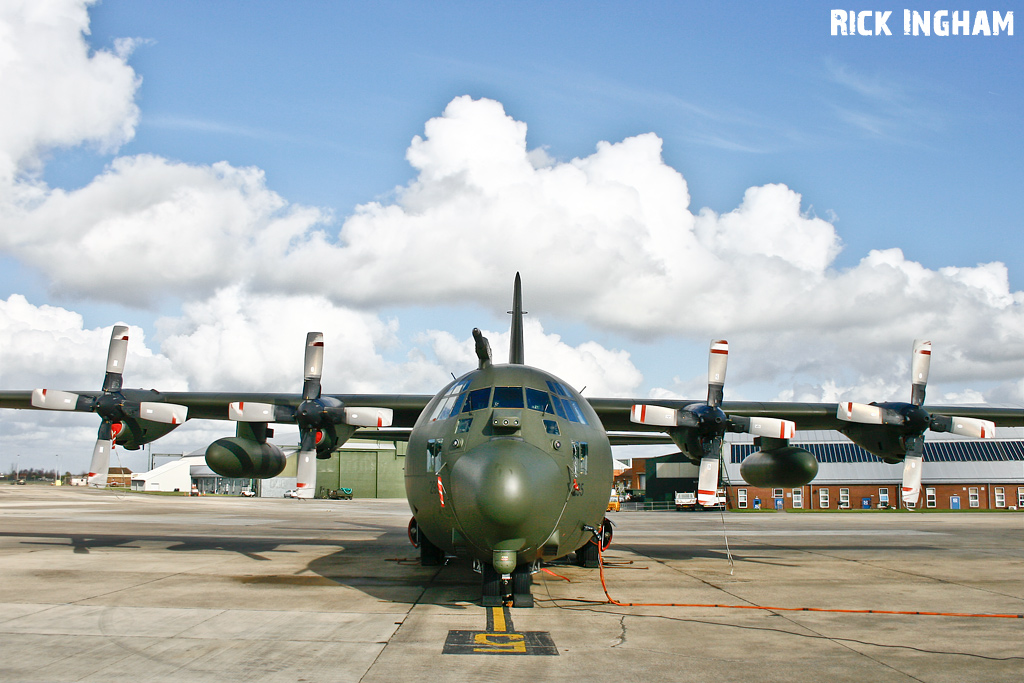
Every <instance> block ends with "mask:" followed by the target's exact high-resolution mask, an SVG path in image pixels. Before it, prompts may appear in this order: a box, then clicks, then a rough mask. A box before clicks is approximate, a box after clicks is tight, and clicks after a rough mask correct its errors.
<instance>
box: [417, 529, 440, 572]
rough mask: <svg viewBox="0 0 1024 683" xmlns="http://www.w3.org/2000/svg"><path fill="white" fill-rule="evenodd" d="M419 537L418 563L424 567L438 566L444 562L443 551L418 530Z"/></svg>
mask: <svg viewBox="0 0 1024 683" xmlns="http://www.w3.org/2000/svg"><path fill="white" fill-rule="evenodd" d="M419 537H420V565H422V566H424V567H438V566H440V565H442V564H444V551H443V550H441V549H440V548H438V547H437V546H436V545H434V544H433V543H431V542H430V539H429V538H427V537H426V536H424V535H423V532H422V531H421V532H419Z"/></svg>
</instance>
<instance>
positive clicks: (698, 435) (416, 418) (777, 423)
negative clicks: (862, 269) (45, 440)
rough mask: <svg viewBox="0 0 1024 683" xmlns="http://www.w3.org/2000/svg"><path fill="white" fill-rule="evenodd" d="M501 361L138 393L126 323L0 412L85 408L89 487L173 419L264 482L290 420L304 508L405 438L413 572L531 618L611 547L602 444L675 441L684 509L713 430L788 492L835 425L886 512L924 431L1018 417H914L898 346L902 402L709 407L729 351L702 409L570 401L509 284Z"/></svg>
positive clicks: (317, 358) (919, 387) (280, 462)
mask: <svg viewBox="0 0 1024 683" xmlns="http://www.w3.org/2000/svg"><path fill="white" fill-rule="evenodd" d="M510 313H511V314H512V330H511V346H510V351H509V362H508V364H496V363H494V359H493V357H492V355H491V348H490V344H489V343H488V341H487V339H486V338H485V337H484V336H483V335H482V334H481V332H480V330H478V329H474V330H473V337H474V339H475V342H476V344H475V346H476V355H477V358H478V360H479V365H478V367H477V368H476V369H475V370H473V371H471V372H468V373H466V374H465V375H463V376H462V377H459V378H456V379H455V380H454V381H452V382H451V383H450V384H448V385H447V386H446V387H444V388H443V389H442V390H441V391H440V392H438V393H437V394H436V395H434V396H414V395H386V394H380V395H366V394H362V395H346V394H332V395H324V394H322V393H321V389H320V379H321V374H322V367H323V358H324V339H323V335H322V334H320V333H318V332H311V333H309V335H308V336H307V338H306V348H305V358H304V361H305V362H304V381H303V386H302V393H301V394H243V393H231V392H229V393H196V392H166V393H161V392H157V391H146V390H141V389H124V388H122V370H123V367H124V361H125V357H126V355H127V345H128V335H127V332H128V328H127V327H123V326H117V327H114V330H113V334H112V336H111V340H110V347H109V351H108V355H107V372H106V376H105V378H104V381H103V387H102V389H101V390H100V391H81V392H74V393H72V392H66V391H55V390H47V389H36V390H34V391H31V392H29V391H5V392H0V407H3V408H34V409H42V410H69V411H71V410H74V411H89V412H95V413H97V414H98V415H99V416H100V418H101V422H100V428H99V435H98V438H97V441H96V446H95V449H94V453H93V460H92V465H91V467H90V473H89V481H90V483H91V484H93V485H97V486H104V485H105V484H106V473H107V468H108V462H109V453H110V449H111V448H112V447H113V445H115V444H116V445H120V446H123V447H125V448H129V449H134V448H138V447H140V446H141V445H142V444H145V443H148V442H151V441H153V440H155V439H157V438H159V437H161V436H163V435H165V434H167V433H168V432H169V431H170V430H172V429H174V428H175V427H176V426H177V425H180V424H182V423H184V422H185V420H186V419H212V420H233V421H235V422H236V435H235V436H233V437H225V438H222V439H219V440H217V441H215V442H214V443H212V444H210V446H209V447H208V448H207V450H206V460H207V463H208V464H209V466H210V468H211V469H212V470H214V471H215V472H217V473H218V474H221V475H222V476H225V477H245V478H268V477H274V476H276V475H278V474H280V472H281V471H282V470H283V469H284V467H285V461H286V456H285V455H284V453H283V452H282V451H281V449H280V448H278V447H277V446H275V445H273V444H271V443H269V442H268V441H267V439H268V437H271V436H272V435H273V431H272V429H271V428H270V427H269V425H270V424H272V423H286V424H296V425H298V427H299V435H300V443H299V451H298V454H297V458H298V461H297V478H298V482H297V490H298V495H299V497H303V498H311V497H313V493H314V488H315V483H316V459H317V458H329V457H330V454H331V452H332V451H333V450H334V449H335V448H336V447H337V446H339V445H341V444H343V443H345V441H347V440H348V439H350V438H352V437H353V436H367V437H370V438H373V439H378V440H395V441H400V440H408V449H407V455H406V465H405V488H406V495H407V498H408V501H409V506H410V508H411V509H412V520H411V522H410V524H409V536H410V540H411V541H412V542H413V544H414V545H415V546H416V547H418V549H419V552H420V560H421V562H422V564H424V565H437V564H440V563H443V562H444V561H445V560H446V558H447V557H449V556H453V557H456V558H464V559H465V560H469V561H472V562H473V564H474V567H475V568H477V569H478V570H479V571H480V572H481V574H482V575H483V604H484V605H485V606H497V605H501V604H506V603H507V602H508V601H511V602H512V604H513V606H517V607H529V606H532V605H533V597H532V595H531V584H532V574H533V573H534V572H535V571H537V569H538V568H539V567H540V564H541V563H542V562H544V561H549V560H553V559H556V558H559V557H563V556H567V555H574V557H575V560H576V562H577V563H578V564H580V565H582V566H590V567H594V566H597V561H598V557H597V555H598V551H599V548H598V544H600V545H601V547H602V548H604V547H607V544H608V543H610V541H611V531H612V529H611V524H610V523H609V522H608V521H607V520H606V519H605V516H604V515H605V510H606V506H607V504H608V491H609V490H610V489H611V486H612V450H611V447H612V445H620V444H623V445H625V444H641V443H665V444H669V443H672V444H674V445H675V446H676V447H677V448H678V449H679V450H680V451H681V452H682V453H684V454H685V455H686V456H687V457H688V458H689V459H690V460H691V461H692V462H694V463H695V464H698V465H699V478H698V499H699V500H700V502H702V503H703V502H710V500H709V499H711V498H713V497H714V496H715V492H716V489H717V485H718V481H719V463H720V459H721V454H722V445H723V440H724V436H725V434H726V433H727V432H746V433H750V434H753V435H755V436H756V437H757V439H756V443H758V444H759V448H760V451H759V452H757V453H754V454H753V455H751V456H749V457H747V458H746V459H745V460H744V462H743V464H742V467H741V469H740V473H741V476H742V477H743V478H744V479H745V480H746V481H747V482H748V483H749V484H751V485H753V486H763V487H769V488H772V487H796V486H802V485H804V484H806V483H808V482H809V481H811V480H812V479H813V478H814V476H815V474H817V470H818V464H817V462H816V460H815V459H814V456H813V455H812V454H811V453H809V452H808V451H806V450H803V449H800V448H797V447H795V446H791V445H790V444H789V440H790V439H791V438H793V436H794V433H795V432H796V430H798V429H800V430H807V429H837V430H839V431H841V432H843V433H844V434H846V435H847V436H848V437H849V438H850V439H852V440H853V441H854V442H856V443H857V444H859V445H861V446H862V447H864V448H865V449H866V450H868V451H870V452H871V453H873V454H875V455H877V456H878V457H880V458H882V459H883V460H885V461H886V462H890V463H893V462H899V461H903V462H904V474H903V487H902V489H903V492H902V495H903V500H905V501H907V502H908V503H916V501H917V498H918V495H919V493H920V488H921V461H922V456H923V452H924V434H925V432H926V431H927V430H929V429H930V430H932V431H945V432H953V433H955V434H961V435H967V436H971V437H976V438H988V437H991V436H993V434H994V429H995V425H996V424H998V425H1006V426H1024V409H1020V408H994V407H978V406H972V407H963V406H960V407H945V406H925V405H924V397H925V385H926V383H927V380H928V369H929V363H930V358H931V343H930V342H927V341H919V342H915V344H914V350H913V363H912V371H913V378H912V390H911V398H910V402H909V403H872V404H869V405H866V404H860V403H840V404H835V403H779V402H771V403H761V402H746V401H742V402H741V401H724V400H723V397H724V386H725V375H726V366H727V361H728V352H729V345H728V343H727V342H725V341H714V342H712V344H711V349H710V359H709V363H708V395H707V398H706V399H705V400H689V401H688V400H657V401H654V402H648V403H643V402H640V401H638V400H634V399H624V398H591V399H587V398H584V397H583V396H581V395H580V393H579V392H578V391H576V390H575V389H573V388H572V387H570V386H569V385H568V384H567V383H566V382H564V381H562V380H561V379H559V378H558V377H556V376H555V375H552V374H550V373H548V372H545V371H544V370H540V369H537V368H533V367H530V366H528V365H526V361H525V353H524V346H523V308H522V289H521V282H520V278H519V275H518V274H517V275H516V279H515V286H514V293H513V302H512V310H511V311H510Z"/></svg>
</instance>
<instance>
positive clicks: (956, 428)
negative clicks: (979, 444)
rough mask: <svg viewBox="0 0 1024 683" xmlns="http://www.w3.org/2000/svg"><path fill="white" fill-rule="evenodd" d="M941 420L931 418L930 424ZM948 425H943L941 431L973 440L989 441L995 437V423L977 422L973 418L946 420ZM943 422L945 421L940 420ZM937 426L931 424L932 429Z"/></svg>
mask: <svg viewBox="0 0 1024 683" xmlns="http://www.w3.org/2000/svg"><path fill="white" fill-rule="evenodd" d="M940 419H941V418H933V420H932V422H933V423H936V422H939V420H940ZM946 419H948V420H949V423H948V424H946V425H944V426H945V427H946V428H945V430H943V431H947V432H950V433H951V434H959V435H960V436H969V437H972V438H975V439H991V438H993V437H995V435H996V423H995V422H990V421H988V420H979V419H977V418H974V417H950V418H946ZM942 422H945V420H942ZM934 426H937V425H934V424H933V427H934ZM937 431H938V430H937Z"/></svg>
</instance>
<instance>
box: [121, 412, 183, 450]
mask: <svg viewBox="0 0 1024 683" xmlns="http://www.w3.org/2000/svg"><path fill="white" fill-rule="evenodd" d="M121 425H122V427H121V431H120V432H118V434H117V438H116V439H115V440H114V443H115V444H117V445H118V446H120V447H121V448H124V449H126V450H129V451H137V450H139V449H140V448H141V447H142V446H144V445H146V444H147V443H150V442H151V441H156V440H157V439H159V438H160V437H161V436H164V435H166V434H168V433H170V431H171V430H172V429H174V428H175V427H178V425H176V424H165V423H163V422H150V421H149V420H139V419H134V418H127V419H125V420H123V421H122V423H121Z"/></svg>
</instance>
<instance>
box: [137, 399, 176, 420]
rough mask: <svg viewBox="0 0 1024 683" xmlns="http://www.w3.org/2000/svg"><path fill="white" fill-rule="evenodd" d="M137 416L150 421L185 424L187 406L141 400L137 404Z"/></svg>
mask: <svg viewBox="0 0 1024 683" xmlns="http://www.w3.org/2000/svg"><path fill="white" fill-rule="evenodd" d="M139 417H140V418H142V419H143V420H149V421H150V422H162V423H164V424H170V425H180V424H185V420H187V419H188V406H180V405H177V404H176V403H156V402H153V401H143V402H142V403H140V404H139Z"/></svg>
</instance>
